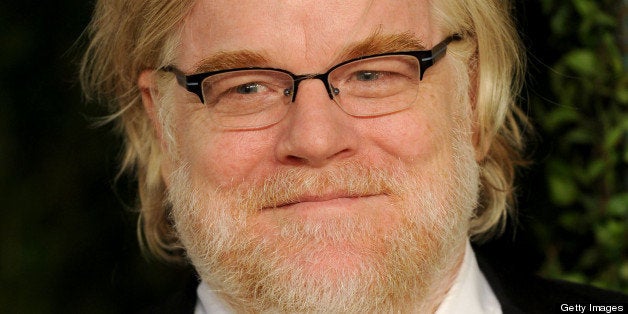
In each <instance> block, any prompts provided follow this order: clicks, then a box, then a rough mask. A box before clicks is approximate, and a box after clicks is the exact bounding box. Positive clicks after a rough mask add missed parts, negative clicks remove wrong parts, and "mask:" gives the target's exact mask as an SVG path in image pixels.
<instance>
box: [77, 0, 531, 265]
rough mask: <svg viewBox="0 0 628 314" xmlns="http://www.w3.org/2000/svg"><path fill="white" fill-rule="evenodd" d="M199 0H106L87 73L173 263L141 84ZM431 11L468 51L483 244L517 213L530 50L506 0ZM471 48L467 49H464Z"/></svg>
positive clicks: (145, 212) (160, 246)
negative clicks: (480, 153) (522, 95)
mask: <svg viewBox="0 0 628 314" xmlns="http://www.w3.org/2000/svg"><path fill="white" fill-rule="evenodd" d="M193 3H194V1H192V0H187V1H181V0H177V1H166V0H146V1H127V0H107V1H98V3H97V5H96V8H95V12H94V16H93V19H92V22H91V24H90V25H89V29H88V33H89V35H90V43H89V46H88V48H87V51H86V53H85V55H84V58H83V62H82V67H81V81H82V83H83V88H84V90H85V91H86V94H87V95H88V96H95V97H97V98H99V99H107V100H108V101H109V103H110V104H111V111H112V115H111V116H110V117H109V119H110V120H111V121H116V122H117V126H118V127H119V129H120V131H121V132H123V134H124V139H125V148H126V150H125V154H124V157H123V160H122V170H134V171H135V173H136V175H137V178H138V192H139V202H140V204H139V207H140V219H139V222H138V233H139V235H140V241H141V242H142V243H144V244H145V246H146V248H147V249H148V250H149V251H151V252H152V253H154V254H155V255H157V256H160V257H163V258H166V259H170V258H172V257H176V255H177V254H173V253H176V252H177V251H178V250H179V249H181V247H180V245H179V242H178V239H177V236H176V233H175V231H174V230H173V228H172V222H171V220H170V213H169V208H168V206H167V205H166V204H165V197H166V187H165V184H164V181H163V179H162V178H161V173H160V167H161V160H162V155H163V153H164V152H162V151H161V147H160V143H159V141H158V139H157V137H156V135H155V130H154V128H153V127H152V125H151V123H150V121H149V118H148V115H147V114H146V112H144V108H143V106H142V103H141V97H140V91H139V88H138V85H137V80H138V76H139V74H140V72H141V71H143V70H147V69H157V68H160V67H161V66H164V65H167V64H168V63H169V62H171V61H172V60H171V59H172V55H173V51H174V50H175V47H176V41H177V40H178V31H179V28H180V27H181V24H182V21H183V20H184V18H185V17H186V16H187V14H188V12H189V10H190V8H191V6H192V4H193ZM431 5H432V15H433V16H434V18H435V21H436V23H438V24H439V25H438V26H439V27H440V28H441V29H442V31H443V32H445V33H448V34H460V35H462V36H463V37H464V38H465V42H467V45H461V46H463V47H465V48H464V50H465V51H460V52H457V53H460V54H461V55H463V56H465V58H466V65H467V70H466V71H467V72H468V73H469V75H468V79H469V82H470V86H471V89H472V90H471V91H470V98H471V99H472V102H473V104H474V106H475V110H474V112H475V113H476V115H477V117H476V118H477V123H478V128H477V130H478V134H477V138H478V141H479V143H478V144H479V145H478V147H480V148H479V149H481V150H484V151H485V152H486V155H485V158H484V159H483V160H482V161H481V164H480V166H481V169H482V170H481V182H482V188H481V192H480V193H481V197H480V199H481V201H480V206H479V207H478V208H477V209H476V216H475V217H474V219H473V221H472V227H471V230H470V231H469V235H470V236H472V237H473V238H475V239H482V238H487V237H489V236H491V235H492V234H495V233H499V232H500V231H501V230H503V228H504V226H505V222H506V218H507V216H508V215H509V213H511V214H512V213H513V206H512V203H513V181H514V176H515V174H514V173H515V167H516V166H517V165H519V164H521V163H522V162H523V161H522V158H521V151H522V149H523V139H522V135H521V131H520V129H521V128H520V124H521V123H525V118H524V117H523V115H522V114H521V113H520V111H519V109H518V108H517V106H516V97H517V95H518V93H519V91H520V88H521V85H522V77H523V64H524V62H523V53H522V49H521V44H520V41H519V38H518V36H517V33H516V29H515V27H514V25H513V23H512V20H511V19H510V18H509V17H510V15H511V12H510V11H511V8H510V7H509V5H508V1H504V0H485V1H475V0H450V1H443V0H441V1H432V3H431ZM461 49H463V48H461Z"/></svg>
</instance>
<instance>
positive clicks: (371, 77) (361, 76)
mask: <svg viewBox="0 0 628 314" xmlns="http://www.w3.org/2000/svg"><path fill="white" fill-rule="evenodd" d="M381 76H382V73H381V72H378V71H359V72H357V73H355V78H356V79H357V80H358V81H362V82H368V81H375V80H378V79H379V78H381Z"/></svg>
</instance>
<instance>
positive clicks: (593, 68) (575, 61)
mask: <svg viewBox="0 0 628 314" xmlns="http://www.w3.org/2000/svg"><path fill="white" fill-rule="evenodd" d="M563 62H565V64H566V65H567V67H568V68H570V69H571V70H573V71H574V72H576V73H577V74H578V75H580V76H583V77H587V78H588V77H591V76H594V75H595V74H596V73H597V71H599V70H601V69H599V67H598V64H597V63H598V62H597V56H596V54H595V53H594V52H593V51H591V50H588V49H577V50H573V51H571V52H569V53H568V54H567V55H565V56H564V57H563Z"/></svg>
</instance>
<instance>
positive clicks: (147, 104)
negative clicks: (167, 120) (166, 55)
mask: <svg viewBox="0 0 628 314" xmlns="http://www.w3.org/2000/svg"><path fill="white" fill-rule="evenodd" d="M154 73H155V72H154V71H150V70H144V71H142V73H140V76H139V78H138V79H137V85H138V87H139V89H140V93H141V95H142V104H143V105H144V111H145V112H146V114H147V115H148V119H149V120H150V122H151V124H152V125H153V128H154V129H155V131H156V132H155V133H156V135H157V138H158V139H159V141H160V142H163V126H162V125H161V122H160V121H159V116H158V108H157V107H156V101H155V99H154V97H155V96H156V95H157V93H158V90H157V85H156V83H155V76H154Z"/></svg>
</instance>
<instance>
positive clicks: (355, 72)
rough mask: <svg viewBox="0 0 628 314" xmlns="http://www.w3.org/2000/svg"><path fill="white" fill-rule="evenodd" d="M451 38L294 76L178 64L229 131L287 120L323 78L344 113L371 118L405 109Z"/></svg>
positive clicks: (186, 83)
mask: <svg viewBox="0 0 628 314" xmlns="http://www.w3.org/2000/svg"><path fill="white" fill-rule="evenodd" d="M460 39H461V37H460V36H459V35H453V36H450V37H447V38H446V39H445V40H443V41H442V42H440V43H439V44H437V45H436V46H434V47H433V48H432V49H430V50H419V51H401V52H390V53H382V54H376V55H370V56H365V57H360V58H356V59H351V60H347V61H344V62H342V63H339V64H337V65H335V66H333V67H332V68H330V69H329V70H328V71H327V72H325V73H321V74H303V75H296V74H293V73H291V72H289V71H286V70H283V69H275V68H258V67H250V68H237V69H227V70H219V71H212V72H206V73H199V74H192V75H185V74H184V73H183V72H182V71H181V70H179V69H177V68H176V67H174V66H167V67H164V68H162V69H161V70H163V71H167V72H172V73H174V74H175V76H176V78H177V82H178V83H179V85H181V86H182V87H185V88H186V89H187V90H188V91H189V92H192V93H194V94H196V95H198V97H199V98H200V100H201V102H202V103H204V104H205V105H206V106H207V108H208V109H209V110H210V116H211V119H212V120H213V121H214V122H215V123H216V124H218V125H220V126H222V127H225V128H230V129H252V128H261V127H265V126H269V125H272V124H275V123H277V122H279V121H281V120H282V119H283V117H284V116H285V115H286V113H287V112H288V109H289V107H290V106H289V105H290V104H291V103H292V102H294V101H295V99H296V96H297V91H298V88H299V84H300V83H301V82H303V81H304V80H309V79H318V80H321V81H322V82H323V83H324V85H325V88H326V89H327V94H328V96H329V98H330V99H332V100H333V101H334V102H335V103H336V104H337V105H338V106H339V107H340V108H341V109H342V110H343V111H344V112H345V113H347V114H348V115H351V116H355V117H372V116H380V115H385V114H390V113H394V112H398V111H401V110H404V109H407V108H408V107H410V105H412V103H414V101H415V100H416V98H417V95H418V92H419V81H421V80H422V79H423V74H424V73H425V71H426V70H427V69H428V68H429V67H430V66H432V65H434V64H435V63H436V62H437V61H438V60H439V59H441V58H442V57H443V56H444V55H445V52H446V51H447V45H448V44H449V43H451V42H452V41H454V40H460Z"/></svg>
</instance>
